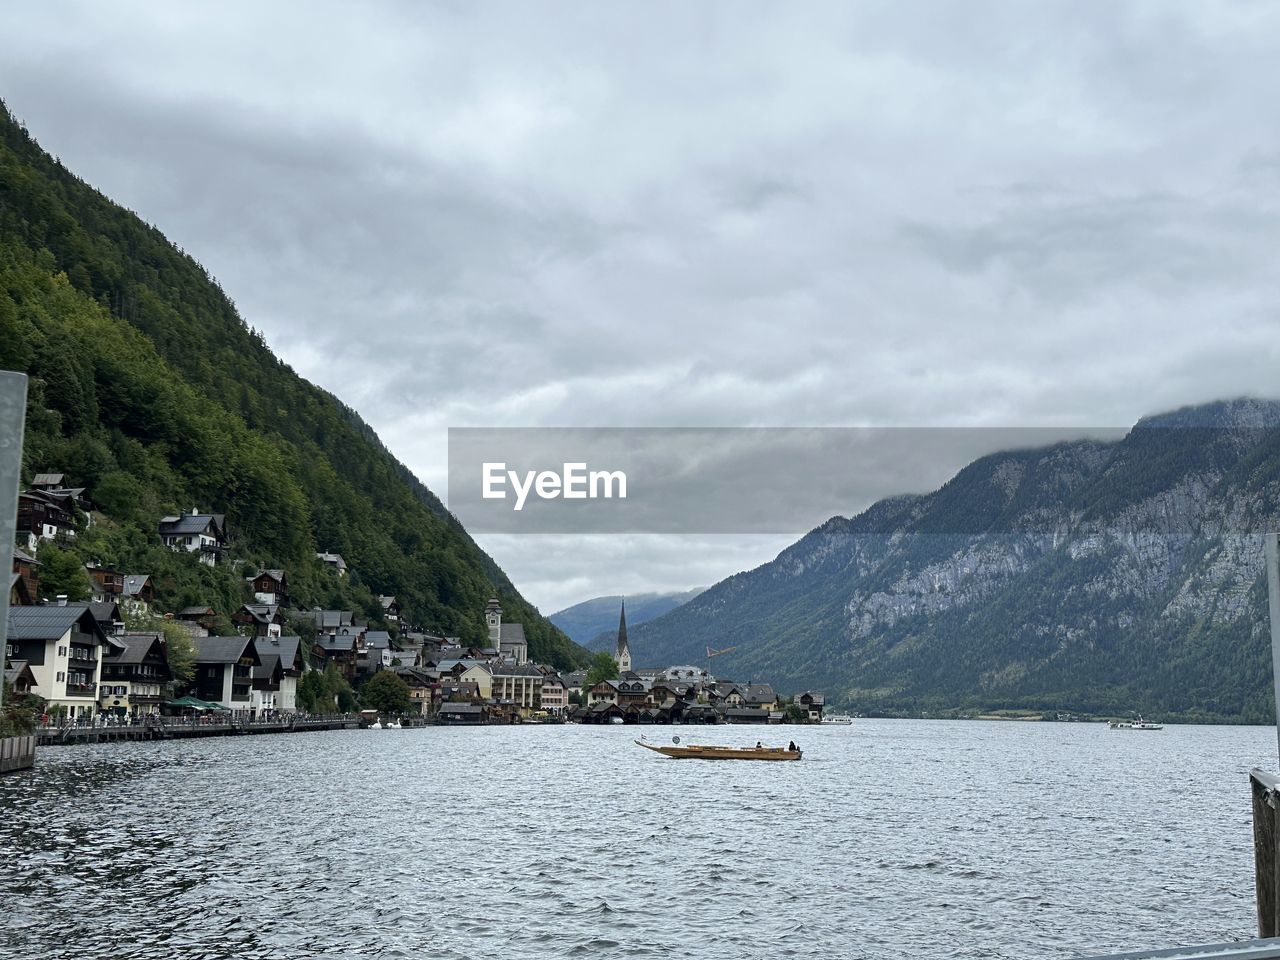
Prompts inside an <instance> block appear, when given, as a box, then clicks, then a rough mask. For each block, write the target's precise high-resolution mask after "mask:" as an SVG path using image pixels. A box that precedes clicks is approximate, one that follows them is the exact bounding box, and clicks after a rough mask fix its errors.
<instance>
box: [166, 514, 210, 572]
mask: <svg viewBox="0 0 1280 960" xmlns="http://www.w3.org/2000/svg"><path fill="white" fill-rule="evenodd" d="M157 532H158V533H159V534H160V542H161V543H163V544H164V545H165V546H166V547H169V548H170V549H172V550H186V551H188V552H190V553H194V554H196V555H197V557H198V558H199V560H200V562H201V563H203V564H204V565H205V566H208V567H213V566H217V563H218V557H220V556H221V555H222V553H223V551H224V550H226V548H227V518H226V516H225V515H224V514H221V513H197V512H195V510H194V509H192V512H191V513H180V514H178V515H177V516H176V517H163V518H161V520H160V524H159V526H158V528H157Z"/></svg>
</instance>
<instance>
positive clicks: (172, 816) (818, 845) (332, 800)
mask: <svg viewBox="0 0 1280 960" xmlns="http://www.w3.org/2000/svg"><path fill="white" fill-rule="evenodd" d="M673 733H674V734H679V735H680V736H681V738H682V739H684V740H691V741H694V742H726V743H740V744H748V743H752V744H753V743H755V741H756V740H757V739H758V738H760V737H761V736H763V737H764V738H765V739H766V740H770V741H771V740H777V741H778V742H780V743H783V742H785V741H786V740H787V739H789V738H790V737H795V739H796V740H797V741H799V743H800V746H801V747H803V748H804V750H805V760H804V761H802V762H800V763H785V764H774V763H769V764H764V763H724V762H721V763H706V762H697V761H675V760H667V759H665V758H662V757H659V756H658V755H656V754H653V753H651V752H649V751H644V750H640V749H638V748H636V747H635V746H633V745H632V744H631V740H632V739H633V738H634V737H636V736H639V735H640V734H645V735H647V736H649V737H650V738H652V739H659V738H660V739H663V740H665V739H667V738H669V737H670V736H671V735H672V734H673ZM1274 754H1275V734H1274V731H1273V730H1272V729H1271V728H1246V727H1168V728H1166V729H1165V730H1164V731H1162V732H1160V733H1132V732H1121V731H1108V730H1107V729H1106V728H1105V727H1103V726H1101V725H1096V724H1031V723H1003V724H1002V723H959V722H957V723H945V722H926V721H876V720H860V721H858V722H857V723H856V724H854V725H853V726H851V727H840V728H837V729H832V728H830V727H827V728H810V727H806V728H783V729H782V730H781V731H780V732H775V731H772V730H769V731H766V730H764V729H763V728H759V727H744V728H737V729H726V728H715V729H703V728H633V727H627V728H625V729H624V728H620V727H609V728H591V727H576V726H567V727H518V728H506V727H502V728H499V727H494V728H480V729H472V730H467V729H458V728H428V729H420V730H402V731H342V732H332V733H311V734H297V735H293V736H265V737H242V738H221V739H210V740H204V741H194V742H178V743H138V744H133V743H124V744H110V745H104V746H99V747H59V748H45V749H42V751H41V753H40V757H39V761H38V766H37V768H36V769H35V770H34V771H30V772H27V773H22V774H17V775H13V776H9V777H5V778H3V779H0V848H3V849H4V851H5V852H6V853H5V858H4V862H5V867H4V874H5V882H4V885H3V891H2V892H0V912H2V913H3V915H4V918H5V922H4V926H3V930H0V956H12V955H20V956H24V957H48V956H62V955H64V952H67V951H71V952H74V953H75V954H76V955H77V956H89V955H109V956H113V957H146V958H159V957H183V958H185V957H201V958H222V957H226V958H236V960H240V958H244V957H280V958H286V957H287V958H305V957H321V956H323V957H375V956H377V957H401V956H403V957H410V956H412V957H415V958H416V957H423V956H433V957H480V956H495V955H501V956H515V957H521V956H529V957H544V956H573V957H578V956H581V957H668V956H688V957H764V956H783V957H802V956H803V957H837V956H838V957H861V956H866V957H876V958H885V957H888V958H893V957H918V956H924V955H930V956H936V957H993V956H999V957H1050V958H1052V957H1066V956H1071V955H1074V954H1076V953H1080V952H1105V951H1111V950H1120V949H1136V948H1140V947H1146V946H1153V945H1169V946H1172V945H1177V944H1186V943H1193V942H1197V941H1222V940H1233V939H1241V938H1247V937H1250V936H1252V935H1253V932H1254V919H1253V887H1252V832H1251V830H1252V828H1251V824H1250V810H1249V788H1248V770H1249V768H1250V767H1251V766H1255V765H1258V766H1263V767H1267V768H1269V769H1275V768H1276V766H1277V762H1276V758H1275V756H1274ZM73 946H74V948H75V949H74V950H73Z"/></svg>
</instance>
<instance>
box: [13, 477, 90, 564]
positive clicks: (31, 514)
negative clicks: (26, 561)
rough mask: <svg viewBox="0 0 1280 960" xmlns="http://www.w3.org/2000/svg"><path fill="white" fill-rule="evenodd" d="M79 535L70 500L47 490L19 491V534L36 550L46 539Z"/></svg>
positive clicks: (22, 540) (27, 544)
mask: <svg viewBox="0 0 1280 960" xmlns="http://www.w3.org/2000/svg"><path fill="white" fill-rule="evenodd" d="M75 535H76V528H75V515H74V513H73V512H72V508H71V504H70V502H69V499H68V498H66V497H57V496H54V495H52V494H51V493H48V492H46V491H44V490H27V491H24V492H23V493H20V494H18V537H19V538H20V539H19V542H20V543H22V542H25V544H26V549H27V550H28V551H30V552H31V553H35V551H36V548H37V547H39V545H40V543H41V541H43V540H58V539H69V538H72V537H74V536H75Z"/></svg>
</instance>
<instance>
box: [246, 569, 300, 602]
mask: <svg viewBox="0 0 1280 960" xmlns="http://www.w3.org/2000/svg"><path fill="white" fill-rule="evenodd" d="M245 579H246V580H248V581H249V587H250V589H251V590H253V598H254V599H255V600H257V601H258V602H259V603H274V604H279V605H280V606H286V605H288V603H289V578H288V577H286V576H285V573H284V571H283V570H259V571H258V575H257V576H256V577H246V578H245Z"/></svg>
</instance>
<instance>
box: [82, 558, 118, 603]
mask: <svg viewBox="0 0 1280 960" xmlns="http://www.w3.org/2000/svg"><path fill="white" fill-rule="evenodd" d="M84 570H85V573H87V574H88V575H89V580H90V582H91V583H92V585H93V599H95V600H108V599H110V600H116V599H118V598H119V597H120V596H122V595H123V594H124V574H123V573H121V572H120V571H119V570H113V569H112V568H111V567H104V566H101V565H100V564H96V563H86V564H85V565H84Z"/></svg>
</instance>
